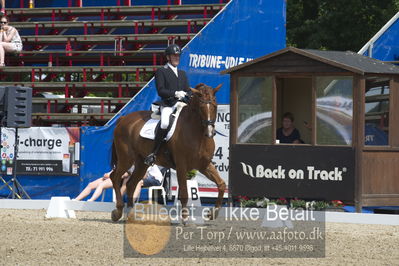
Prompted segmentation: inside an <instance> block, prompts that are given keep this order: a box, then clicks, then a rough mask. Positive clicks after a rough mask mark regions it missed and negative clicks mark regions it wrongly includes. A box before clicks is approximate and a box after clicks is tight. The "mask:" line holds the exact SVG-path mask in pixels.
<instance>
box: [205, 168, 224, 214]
mask: <svg viewBox="0 0 399 266" xmlns="http://www.w3.org/2000/svg"><path fill="white" fill-rule="evenodd" d="M200 172H201V173H202V174H203V175H205V176H206V177H207V178H209V179H210V180H212V181H213V182H215V183H216V185H217V187H218V198H217V200H216V204H215V208H214V210H213V211H211V213H210V214H209V219H211V220H213V219H216V217H217V216H218V213H219V209H220V207H221V206H222V203H223V195H224V191H225V189H226V183H225V182H224V181H223V179H222V178H221V177H220V175H219V172H218V171H217V170H216V168H215V166H214V165H213V164H212V163H209V165H208V166H207V168H205V169H204V170H201V171H200Z"/></svg>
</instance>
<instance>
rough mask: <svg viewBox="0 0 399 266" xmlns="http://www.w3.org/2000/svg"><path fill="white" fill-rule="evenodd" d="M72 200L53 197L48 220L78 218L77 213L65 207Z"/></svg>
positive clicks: (47, 216) (47, 215)
mask: <svg viewBox="0 0 399 266" xmlns="http://www.w3.org/2000/svg"><path fill="white" fill-rule="evenodd" d="M70 200H71V199H70V198H69V197H51V200H50V204H49V206H48V209H47V213H46V218H76V215H75V211H73V210H68V209H67V208H66V206H65V202H66V201H70Z"/></svg>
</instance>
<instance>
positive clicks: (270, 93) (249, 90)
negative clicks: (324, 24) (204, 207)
mask: <svg viewBox="0 0 399 266" xmlns="http://www.w3.org/2000/svg"><path fill="white" fill-rule="evenodd" d="M222 74H230V79H231V102H230V106H231V107H230V108H231V110H230V111H231V113H230V115H231V124H230V172H229V186H230V191H231V194H232V195H233V196H239V195H247V196H252V197H260V196H265V197H290V198H294V197H298V198H304V199H323V200H344V201H346V202H348V203H354V204H355V205H356V207H357V210H358V211H359V210H360V208H361V207H362V206H375V205H385V206H387V205H396V206H397V205H399V67H397V66H395V65H392V64H389V63H384V62H382V61H379V60H375V59H373V58H369V57H365V56H362V55H359V54H356V53H353V52H341V51H320V50H303V49H297V48H292V47H289V48H285V49H282V50H280V51H277V52H274V53H272V54H268V55H266V56H263V57H260V58H257V59H255V60H253V61H250V62H247V63H245V64H241V65H239V66H236V67H233V68H230V69H227V70H225V71H223V72H222ZM287 113H288V114H287ZM290 114H291V115H290ZM287 116H288V118H290V117H291V118H293V124H294V126H295V128H296V129H297V130H298V132H299V134H300V137H299V138H298V140H296V141H294V143H282V142H285V137H286V135H285V133H286V132H290V129H289V128H288V129H287V128H284V133H283V134H284V135H281V132H282V130H281V129H280V127H282V121H283V120H284V121H286V119H287ZM289 120H292V119H289ZM288 136H290V134H289V135H288ZM283 140H284V141H283Z"/></svg>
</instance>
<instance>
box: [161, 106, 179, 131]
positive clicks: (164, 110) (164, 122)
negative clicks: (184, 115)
mask: <svg viewBox="0 0 399 266" xmlns="http://www.w3.org/2000/svg"><path fill="white" fill-rule="evenodd" d="M175 109H176V107H174V106H172V107H169V106H162V107H161V128H162V129H166V128H167V127H168V126H169V117H170V115H171V114H172V113H173V111H174V110H175Z"/></svg>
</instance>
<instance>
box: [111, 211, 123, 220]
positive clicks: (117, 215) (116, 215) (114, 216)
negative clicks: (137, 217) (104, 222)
mask: <svg viewBox="0 0 399 266" xmlns="http://www.w3.org/2000/svg"><path fill="white" fill-rule="evenodd" d="M121 217H122V211H120V210H118V209H115V210H113V211H112V213H111V219H112V221H114V222H117V221H119V219H120V218H121Z"/></svg>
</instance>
